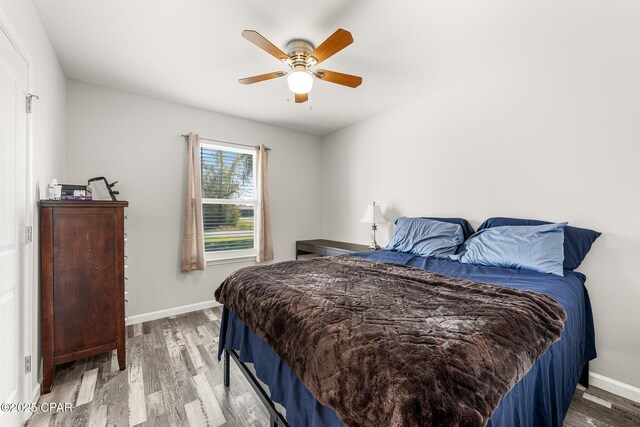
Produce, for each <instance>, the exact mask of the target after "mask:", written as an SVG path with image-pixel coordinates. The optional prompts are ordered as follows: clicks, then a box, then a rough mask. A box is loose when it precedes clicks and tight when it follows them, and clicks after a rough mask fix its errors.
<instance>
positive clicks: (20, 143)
mask: <svg viewBox="0 0 640 427" xmlns="http://www.w3.org/2000/svg"><path fill="white" fill-rule="evenodd" d="M27 78H28V66H27V63H26V62H25V60H24V58H23V57H22V56H21V55H20V54H19V53H18V51H17V50H16V48H15V47H14V46H13V44H12V43H11V42H10V40H9V38H8V37H7V35H6V34H5V33H4V32H3V30H2V28H0V402H1V403H9V404H10V403H20V402H24V397H25V393H24V388H25V384H24V383H25V375H24V360H23V358H24V354H23V353H24V351H23V350H22V349H23V348H24V346H25V343H24V338H23V337H24V336H25V335H27V334H26V333H25V332H26V331H24V329H23V328H24V327H23V325H22V323H23V321H22V319H23V316H24V313H23V309H24V306H23V300H24V296H23V295H24V291H25V286H26V284H25V277H24V263H25V262H26V259H25V225H26V223H25V213H26V193H27V149H26V147H27V139H26V138H27V116H26V110H25V92H26V90H27ZM22 416H23V414H21V413H18V412H4V411H0V425H2V426H8V427H12V426H14V425H20V424H21V421H22Z"/></svg>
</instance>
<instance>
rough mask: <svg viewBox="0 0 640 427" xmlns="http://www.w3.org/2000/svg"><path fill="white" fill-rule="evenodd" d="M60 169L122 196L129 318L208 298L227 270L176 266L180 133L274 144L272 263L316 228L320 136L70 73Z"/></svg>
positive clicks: (182, 161)
mask: <svg viewBox="0 0 640 427" xmlns="http://www.w3.org/2000/svg"><path fill="white" fill-rule="evenodd" d="M67 100H68V102H67V108H68V110H67V114H68V121H67V134H68V145H67V172H68V173H67V176H68V177H69V179H68V181H69V182H71V183H86V182H87V179H88V178H91V177H94V176H105V177H107V179H109V180H118V181H120V183H119V184H118V185H117V189H118V190H120V192H121V196H120V198H119V199H120V200H128V201H129V203H130V207H129V208H128V212H127V214H128V217H129V219H128V220H127V223H126V226H127V233H128V242H127V248H126V252H127V254H128V257H129V258H128V261H129V262H128V263H129V265H130V268H129V269H128V272H127V276H128V277H129V295H128V299H129V304H128V309H127V313H128V315H129V316H134V315H140V314H145V313H149V312H152V311H157V310H163V309H168V308H172V307H176V306H181V305H187V304H194V303H198V302H203V301H208V300H212V299H213V292H214V290H215V289H216V288H217V287H218V285H219V284H220V283H221V282H222V280H224V279H225V278H226V277H227V276H228V275H229V274H230V273H231V272H232V271H234V270H236V269H238V268H241V267H244V266H247V265H252V264H254V263H253V262H244V263H232V264H223V265H216V266H210V267H207V268H206V270H205V271H204V272H192V273H181V272H180V244H181V239H182V234H181V216H182V206H183V199H184V191H183V188H184V176H185V162H186V147H185V142H184V138H182V137H180V134H183V133H187V132H189V131H193V132H197V133H199V134H200V135H201V136H202V137H209V138H214V139H220V140H225V141H233V142H238V143H244V144H251V145H257V144H266V145H267V146H269V147H271V148H272V149H273V150H272V151H271V154H270V157H269V162H270V168H269V169H270V193H271V209H272V212H271V213H272V229H273V242H274V251H275V256H276V260H277V261H281V260H286V259H292V258H294V256H295V241H296V240H297V239H310V238H317V237H318V236H319V234H320V156H321V143H320V138H319V137H317V136H311V135H308V134H304V133H300V132H296V131H291V130H285V129H282V128H278V127H275V126H270V125H265V124H262V123H257V122H252V121H249V120H244V119H238V118H234V117H231V116H227V115H223V114H218V113H213V112H210V111H205V110H199V109H196V108H191V107H186V106H183V105H178V104H172V103H168V102H164V101H159V100H156V99H152V98H147V97H143V96H139V95H133V94H130V93H126V92H121V91H117V90H112V89H107V88H104V87H99V86H95V85H91V84H87V83H81V82H77V81H73V80H69V82H68V93H67Z"/></svg>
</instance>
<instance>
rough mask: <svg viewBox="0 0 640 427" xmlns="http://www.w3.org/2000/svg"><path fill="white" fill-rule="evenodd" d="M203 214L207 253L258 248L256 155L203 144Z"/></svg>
mask: <svg viewBox="0 0 640 427" xmlns="http://www.w3.org/2000/svg"><path fill="white" fill-rule="evenodd" d="M200 154H201V162H202V170H201V172H202V205H203V206H202V216H203V226H204V245H205V251H206V252H225V251H237V250H248V249H254V248H255V235H254V229H255V208H256V182H255V176H256V174H255V158H254V157H255V154H254V153H253V152H250V151H248V150H238V149H232V148H227V147H218V146H212V145H205V144H203V145H202V146H201V152H200Z"/></svg>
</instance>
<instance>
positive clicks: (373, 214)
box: [360, 203, 388, 224]
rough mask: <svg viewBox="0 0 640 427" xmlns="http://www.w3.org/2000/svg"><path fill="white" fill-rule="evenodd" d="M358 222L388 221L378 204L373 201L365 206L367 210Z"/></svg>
mask: <svg viewBox="0 0 640 427" xmlns="http://www.w3.org/2000/svg"><path fill="white" fill-rule="evenodd" d="M360 222H366V223H369V224H381V223H383V222H388V221H387V219H386V218H385V217H384V215H382V211H381V210H380V206H378V205H376V204H375V203H374V204H373V205H369V206H367V211H366V212H365V214H364V216H363V217H362V219H361V220H360Z"/></svg>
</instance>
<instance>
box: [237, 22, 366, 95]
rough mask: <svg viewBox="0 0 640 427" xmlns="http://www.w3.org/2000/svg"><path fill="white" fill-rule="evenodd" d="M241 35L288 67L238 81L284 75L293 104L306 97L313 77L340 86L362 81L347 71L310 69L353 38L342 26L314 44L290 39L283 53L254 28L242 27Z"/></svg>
mask: <svg viewBox="0 0 640 427" xmlns="http://www.w3.org/2000/svg"><path fill="white" fill-rule="evenodd" d="M242 37H244V38H245V39H247V40H249V41H250V42H251V43H253V44H255V45H256V46H258V47H259V48H260V49H262V50H264V51H265V52H267V53H268V54H270V55H271V56H273V57H274V58H276V59H277V60H279V61H282V62H284V63H285V64H287V65H288V66H289V67H290V70H289V71H286V72H285V71H276V72H274V73H267V74H261V75H259V76H253V77H246V78H244V79H239V80H238V83H240V84H243V85H248V84H252V83H258V82H262V81H265V80H270V79H275V78H278V77H284V76H288V77H287V83H288V85H289V89H290V90H291V92H293V93H294V94H295V98H296V103H301V102H305V101H307V100H308V99H309V91H311V88H312V86H313V77H315V78H317V79H318V80H324V81H326V82H331V83H337V84H339V85H343V86H349V87H358V86H360V84H361V83H362V77H358V76H352V75H350V74H344V73H338V72H335V71H329V70H315V71H314V70H312V69H311V67H314V66H316V65H318V64H319V63H321V62H322V61H324V60H325V59H327V58H329V57H331V56H333V55H335V54H336V53H338V52H340V51H341V50H342V49H344V48H345V47H347V46H349V45H350V44H351V43H353V37H352V36H351V33H350V32H349V31H346V30H343V29H342V28H340V29H338V30H336V32H335V33H333V34H331V35H330V36H329V38H328V39H326V40H325V41H324V42H322V44H321V45H320V46H318V47H314V46H313V44H311V43H310V42H308V41H307V40H302V39H294V40H291V41H289V42H288V43H287V45H286V46H285V51H286V52H287V53H284V52H283V51H282V50H280V49H278V48H277V47H276V46H274V44H273V43H271V42H270V41H269V40H267V39H266V38H264V37H263V36H262V35H260V34H259V33H258V32H257V31H254V30H244V31H243V32H242Z"/></svg>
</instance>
